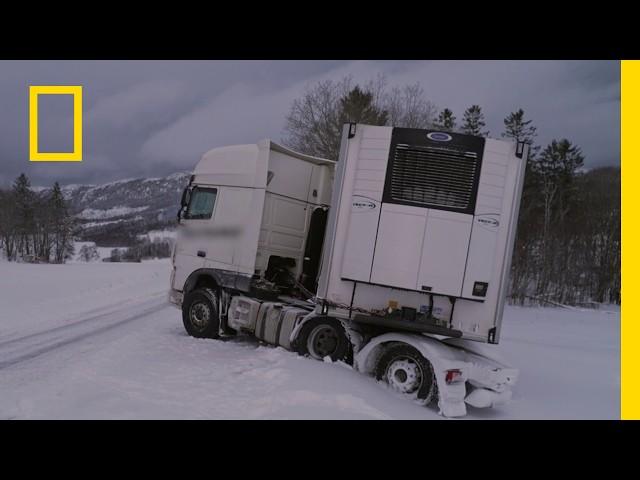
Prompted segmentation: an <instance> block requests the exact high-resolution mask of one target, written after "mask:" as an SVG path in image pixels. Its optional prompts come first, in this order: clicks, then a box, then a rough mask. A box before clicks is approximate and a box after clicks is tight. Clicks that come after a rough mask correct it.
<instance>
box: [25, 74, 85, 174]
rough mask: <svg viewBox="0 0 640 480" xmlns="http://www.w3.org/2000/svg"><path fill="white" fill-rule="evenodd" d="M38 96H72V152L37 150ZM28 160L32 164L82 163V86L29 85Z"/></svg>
mask: <svg viewBox="0 0 640 480" xmlns="http://www.w3.org/2000/svg"><path fill="white" fill-rule="evenodd" d="M38 95H72V96H73V151H72V152H40V151H39V150H38ZM29 159H30V160H31V161H32V162H81V161H82V86H80V85H74V86H61V85H31V86H30V87H29Z"/></svg>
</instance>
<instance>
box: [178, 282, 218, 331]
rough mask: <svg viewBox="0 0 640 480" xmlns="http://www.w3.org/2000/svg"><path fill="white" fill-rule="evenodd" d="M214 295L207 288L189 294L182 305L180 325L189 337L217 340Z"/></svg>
mask: <svg viewBox="0 0 640 480" xmlns="http://www.w3.org/2000/svg"><path fill="white" fill-rule="evenodd" d="M217 305H218V301H217V298H216V294H215V293H214V291H213V290H211V289H209V288H198V289H196V290H194V291H192V292H189V293H188V294H187V296H186V297H185V299H184V302H183V303H182V323H183V324H184V328H185V330H186V331H187V333H188V334H189V335H191V336H192V337H196V338H218V328H219V324H220V320H219V318H218V306H217Z"/></svg>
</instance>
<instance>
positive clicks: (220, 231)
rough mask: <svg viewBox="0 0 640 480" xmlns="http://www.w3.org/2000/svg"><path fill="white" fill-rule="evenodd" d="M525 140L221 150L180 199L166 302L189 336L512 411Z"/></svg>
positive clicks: (445, 405)
mask: <svg viewBox="0 0 640 480" xmlns="http://www.w3.org/2000/svg"><path fill="white" fill-rule="evenodd" d="M527 155H528V145H527V144H525V143H523V142H509V141H502V140H496V139H492V138H483V137H477V136H471V135H465V134H460V133H454V132H448V131H439V130H430V129H412V128H397V127H386V126H372V125H364V124H355V123H349V124H345V125H344V127H343V131H342V137H341V144H340V153H339V158H338V159H337V161H334V160H328V159H323V158H317V157H314V156H310V155H305V154H302V153H298V152H295V151H292V150H291V149H289V148H286V147H284V146H282V145H279V144H277V143H275V142H273V141H271V140H263V141H260V142H258V143H256V144H248V145H234V146H226V147H220V148H214V149H212V150H210V151H208V152H206V153H205V154H204V155H203V156H202V158H201V160H200V161H199V163H198V164H197V165H196V167H195V170H194V171H193V174H192V175H191V177H190V181H189V184H188V186H187V187H186V188H185V190H184V192H183V194H182V200H181V206H180V210H179V212H178V233H177V239H176V242H175V245H174V249H173V253H172V270H171V279H170V284H171V286H170V290H169V301H170V302H172V303H173V304H175V305H176V306H177V307H179V308H180V309H181V311H182V321H183V324H184V327H185V329H186V331H187V332H188V334H189V335H191V336H194V337H198V338H213V339H215V338H219V337H225V336H230V335H251V336H254V337H256V338H257V339H258V340H259V341H260V342H264V343H266V344H270V345H274V346H279V347H282V348H284V349H286V350H290V351H293V352H297V353H298V354H300V355H305V356H308V357H310V358H313V359H317V360H325V361H327V360H331V361H341V362H345V363H347V364H349V365H351V366H352V368H353V369H354V370H356V371H358V372H362V373H364V374H367V375H370V376H372V377H375V378H376V379H377V380H379V381H381V382H385V383H386V384H388V386H389V387H390V388H391V389H392V390H394V391H395V392H397V393H398V394H399V395H401V396H404V397H407V398H409V399H411V400H413V401H416V402H419V403H421V404H424V405H429V404H435V405H437V407H438V408H439V411H440V413H441V414H442V415H444V416H446V417H459V416H464V415H465V414H466V413H467V405H471V406H472V407H475V408H487V407H496V406H499V405H503V404H506V403H508V402H509V401H510V399H511V395H512V389H513V386H514V385H515V383H516V381H517V377H518V370H517V369H515V368H513V367H512V366H510V365H509V364H508V363H507V362H506V361H505V360H503V359H502V358H500V356H499V353H498V352H496V347H495V346H493V345H495V344H497V343H498V342H499V340H500V330H501V325H502V315H503V310H504V303H505V298H506V288H507V282H508V276H509V268H510V259H511V254H512V251H513V246H514V238H515V233H516V225H517V217H518V210H519V204H520V197H521V194H522V186H523V180H524V172H525V165H526V162H527Z"/></svg>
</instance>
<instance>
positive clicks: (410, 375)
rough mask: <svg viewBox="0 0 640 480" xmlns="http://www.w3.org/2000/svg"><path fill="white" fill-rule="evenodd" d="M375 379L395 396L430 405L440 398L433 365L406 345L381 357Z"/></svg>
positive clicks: (393, 348) (391, 349)
mask: <svg viewBox="0 0 640 480" xmlns="http://www.w3.org/2000/svg"><path fill="white" fill-rule="evenodd" d="M376 378H377V379H378V380H384V381H385V382H387V384H388V385H389V386H390V387H391V388H392V389H393V390H395V391H396V392H399V393H401V394H402V395H404V396H406V397H408V398H411V399H415V400H418V401H419V402H420V403H422V404H423V405H428V404H429V403H431V402H432V401H433V400H435V399H436V398H437V396H438V393H437V392H438V388H437V385H436V378H435V374H434V371H433V366H432V365H431V362H429V360H427V359H426V358H424V357H423V356H422V354H420V352H418V350H416V349H415V348H413V347H412V346H410V345H407V344H402V343H401V344H397V345H393V346H391V347H389V348H387V350H386V351H385V352H384V353H383V354H382V355H381V356H380V359H379V360H378V364H377V366H376Z"/></svg>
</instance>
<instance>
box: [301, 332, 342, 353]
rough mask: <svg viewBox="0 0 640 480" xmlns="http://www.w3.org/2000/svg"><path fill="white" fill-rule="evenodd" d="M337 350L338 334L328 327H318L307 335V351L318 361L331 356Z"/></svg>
mask: <svg viewBox="0 0 640 480" xmlns="http://www.w3.org/2000/svg"><path fill="white" fill-rule="evenodd" d="M337 348H338V333H337V332H336V330H335V329H334V328H333V327H332V326H330V325H318V326H317V327H316V328H314V329H313V330H312V331H311V333H310V334H309V339H308V340H307V350H308V351H309V354H310V355H311V356H312V357H313V358H315V359H318V360H322V359H323V358H324V357H326V356H331V354H332V353H335V351H336V349H337Z"/></svg>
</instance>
